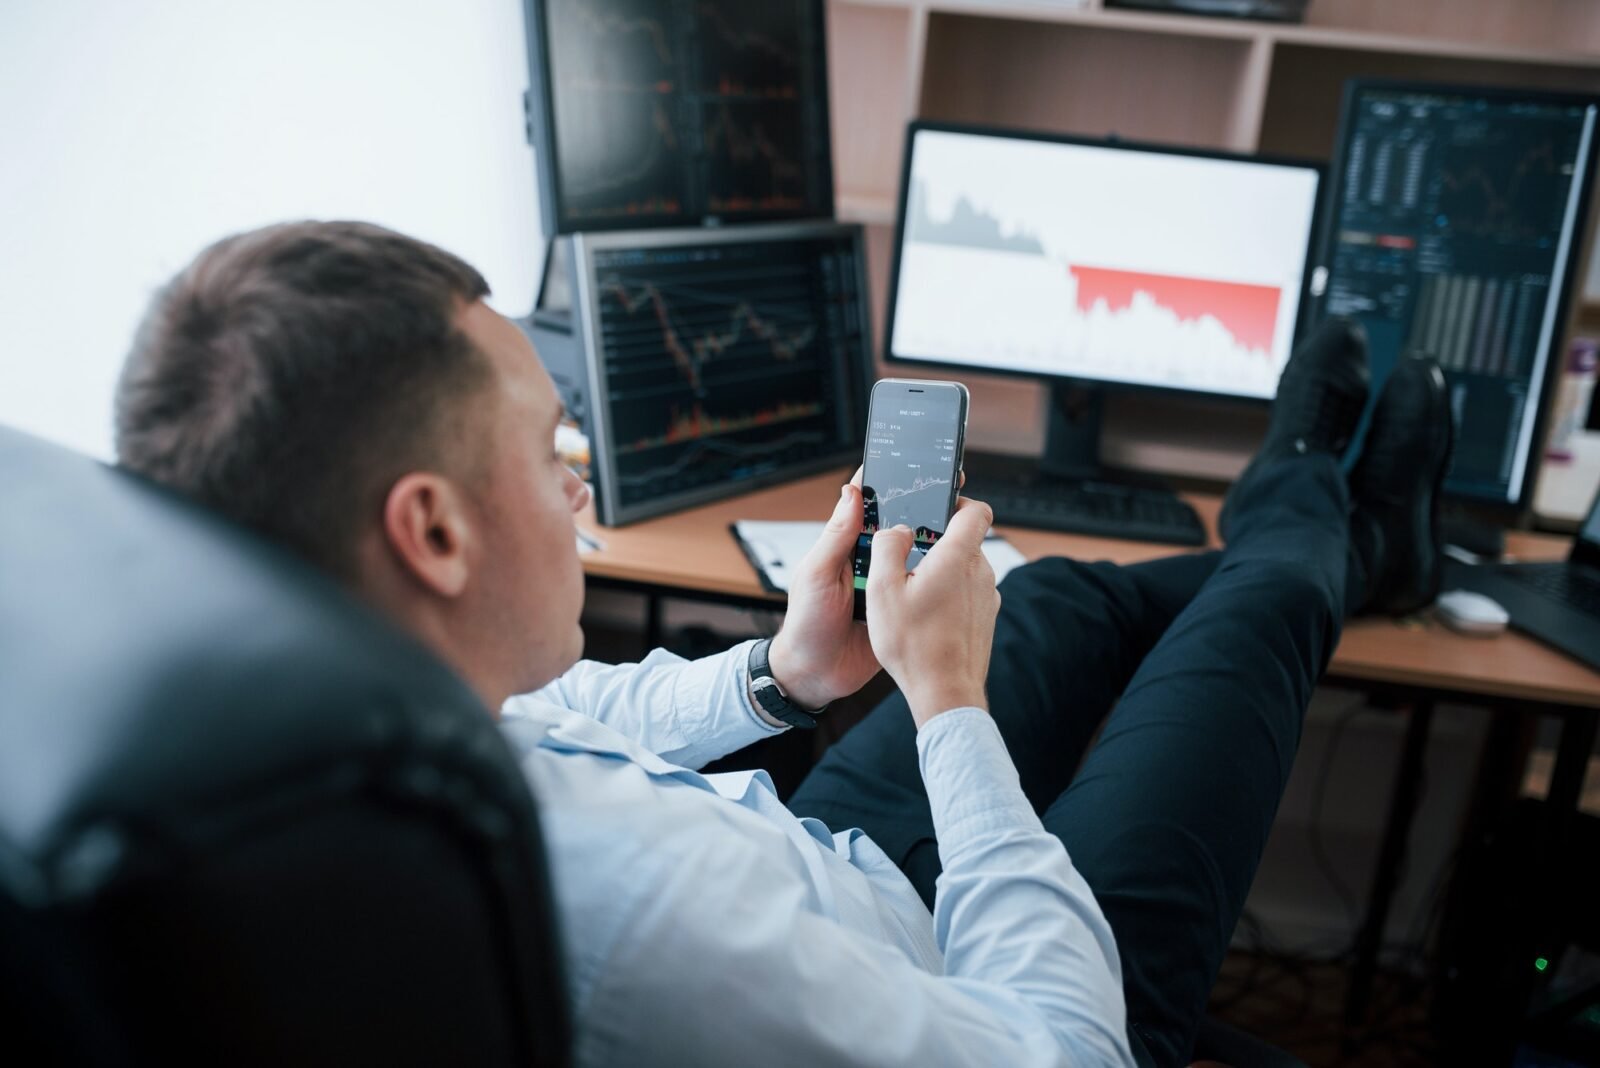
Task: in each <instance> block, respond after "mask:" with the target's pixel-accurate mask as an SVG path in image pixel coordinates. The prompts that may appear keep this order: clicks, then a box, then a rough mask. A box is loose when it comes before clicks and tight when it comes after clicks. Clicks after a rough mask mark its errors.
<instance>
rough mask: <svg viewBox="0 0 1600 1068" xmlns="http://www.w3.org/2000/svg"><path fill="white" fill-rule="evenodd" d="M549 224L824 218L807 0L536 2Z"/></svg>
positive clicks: (822, 149)
mask: <svg viewBox="0 0 1600 1068" xmlns="http://www.w3.org/2000/svg"><path fill="white" fill-rule="evenodd" d="M546 8H547V11H548V22H547V25H548V30H549V43H548V53H549V62H550V82H551V84H550V89H551V91H552V93H553V112H554V119H555V134H556V144H555V156H556V159H555V163H556V167H557V174H558V177H559V180H560V190H561V209H562V216H563V220H562V221H563V228H564V229H565V228H568V227H570V228H571V229H575V230H582V229H590V228H594V227H596V226H613V225H618V224H622V225H627V226H630V227H632V226H645V225H660V224H670V223H674V222H690V221H695V220H698V219H701V218H704V217H707V216H716V217H720V218H728V219H735V218H741V219H744V218H776V217H801V216H826V215H829V214H831V204H832V200H831V187H832V175H831V171H830V165H829V143H828V121H827V104H826V101H827V87H826V85H825V84H824V83H825V80H826V76H825V73H824V59H823V52H824V43H823V40H822V19H821V16H820V14H819V12H818V0H764V2H762V3H750V2H748V0H546Z"/></svg>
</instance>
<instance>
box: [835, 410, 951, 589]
mask: <svg viewBox="0 0 1600 1068" xmlns="http://www.w3.org/2000/svg"><path fill="white" fill-rule="evenodd" d="M960 432H961V394H960V393H959V392H958V391H957V390H956V389H954V388H939V387H934V388H931V389H918V390H917V391H916V392H911V391H910V390H908V389H906V388H905V387H902V386H898V385H895V384H893V383H891V382H883V383H880V384H879V386H878V393H877V394H876V399H875V400H874V402H873V405H872V412H871V415H870V420H869V425H868V427H867V448H866V456H865V458H864V462H863V463H862V470H861V474H862V478H861V502H862V512H863V515H862V524H861V525H862V531H861V535H860V537H858V538H857V539H856V552H855V558H854V567H855V588H856V589H858V590H864V589H866V588H867V573H868V571H869V570H870V568H871V560H872V535H873V534H875V533H876V532H877V531H879V530H882V529H883V528H885V527H892V526H896V525H900V524H903V525H905V526H906V527H908V528H910V530H911V537H912V547H911V555H910V556H909V557H907V559H906V567H907V568H908V569H909V568H914V567H916V566H917V564H919V563H921V562H922V557H923V556H924V555H926V554H927V551H928V550H929V549H931V548H932V547H933V545H934V543H935V542H937V541H938V540H939V539H940V538H941V537H943V536H944V530H945V526H946V524H947V522H948V521H949V509H950V493H951V487H953V486H954V485H955V483H956V478H957V470H958V467H959V465H960V462H961V459H960V457H959V456H958V455H956V450H957V446H958V444H959V440H958V438H959V435H960Z"/></svg>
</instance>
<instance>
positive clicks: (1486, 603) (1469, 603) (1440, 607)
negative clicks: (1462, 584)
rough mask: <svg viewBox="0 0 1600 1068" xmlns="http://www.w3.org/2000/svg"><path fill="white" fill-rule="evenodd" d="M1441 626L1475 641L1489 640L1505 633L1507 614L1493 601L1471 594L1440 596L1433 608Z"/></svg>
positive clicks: (1455, 591)
mask: <svg viewBox="0 0 1600 1068" xmlns="http://www.w3.org/2000/svg"><path fill="white" fill-rule="evenodd" d="M1434 612H1435V613H1436V614H1437V615H1438V617H1439V620H1440V622H1442V623H1443V624H1444V625H1445V626H1447V627H1449V628H1450V629H1451V630H1453V631H1457V632H1458V633H1461V634H1470V635H1472V636H1473V637H1477V638H1491V637H1493V636H1494V635H1496V634H1499V633H1500V632H1501V631H1503V630H1505V629H1506V624H1507V623H1509V622H1510V621H1511V616H1510V614H1509V613H1508V612H1507V611H1506V610H1505V609H1504V608H1501V607H1500V602H1499V601H1496V600H1495V599H1494V598H1492V597H1485V596H1484V595H1483V594H1481V593H1474V592H1473V591H1471V590H1449V591H1448V592H1445V593H1441V594H1440V595H1439V600H1438V601H1437V602H1436V603H1435V604H1434Z"/></svg>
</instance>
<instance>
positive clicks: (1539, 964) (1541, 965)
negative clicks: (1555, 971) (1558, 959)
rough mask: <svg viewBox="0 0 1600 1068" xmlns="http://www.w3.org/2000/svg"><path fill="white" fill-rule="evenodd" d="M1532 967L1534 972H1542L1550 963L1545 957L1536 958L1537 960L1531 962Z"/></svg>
mask: <svg viewBox="0 0 1600 1068" xmlns="http://www.w3.org/2000/svg"><path fill="white" fill-rule="evenodd" d="M1533 967H1534V970H1535V971H1541V972H1542V971H1544V970H1545V969H1546V968H1548V967H1550V961H1549V960H1548V959H1547V958H1545V957H1540V958H1538V959H1537V960H1535V961H1534V962H1533Z"/></svg>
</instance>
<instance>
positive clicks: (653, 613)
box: [641, 593, 666, 659]
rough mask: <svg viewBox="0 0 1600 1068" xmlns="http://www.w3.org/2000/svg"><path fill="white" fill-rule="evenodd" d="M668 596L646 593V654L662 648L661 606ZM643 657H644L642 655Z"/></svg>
mask: <svg viewBox="0 0 1600 1068" xmlns="http://www.w3.org/2000/svg"><path fill="white" fill-rule="evenodd" d="M665 599H666V598H664V597H662V596H661V595H660V594H659V593H647V594H645V595H644V655H645V656H649V655H650V653H651V652H652V651H653V650H656V649H659V648H661V608H662V602H663V601H664V600H665ZM641 659H642V657H641Z"/></svg>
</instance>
